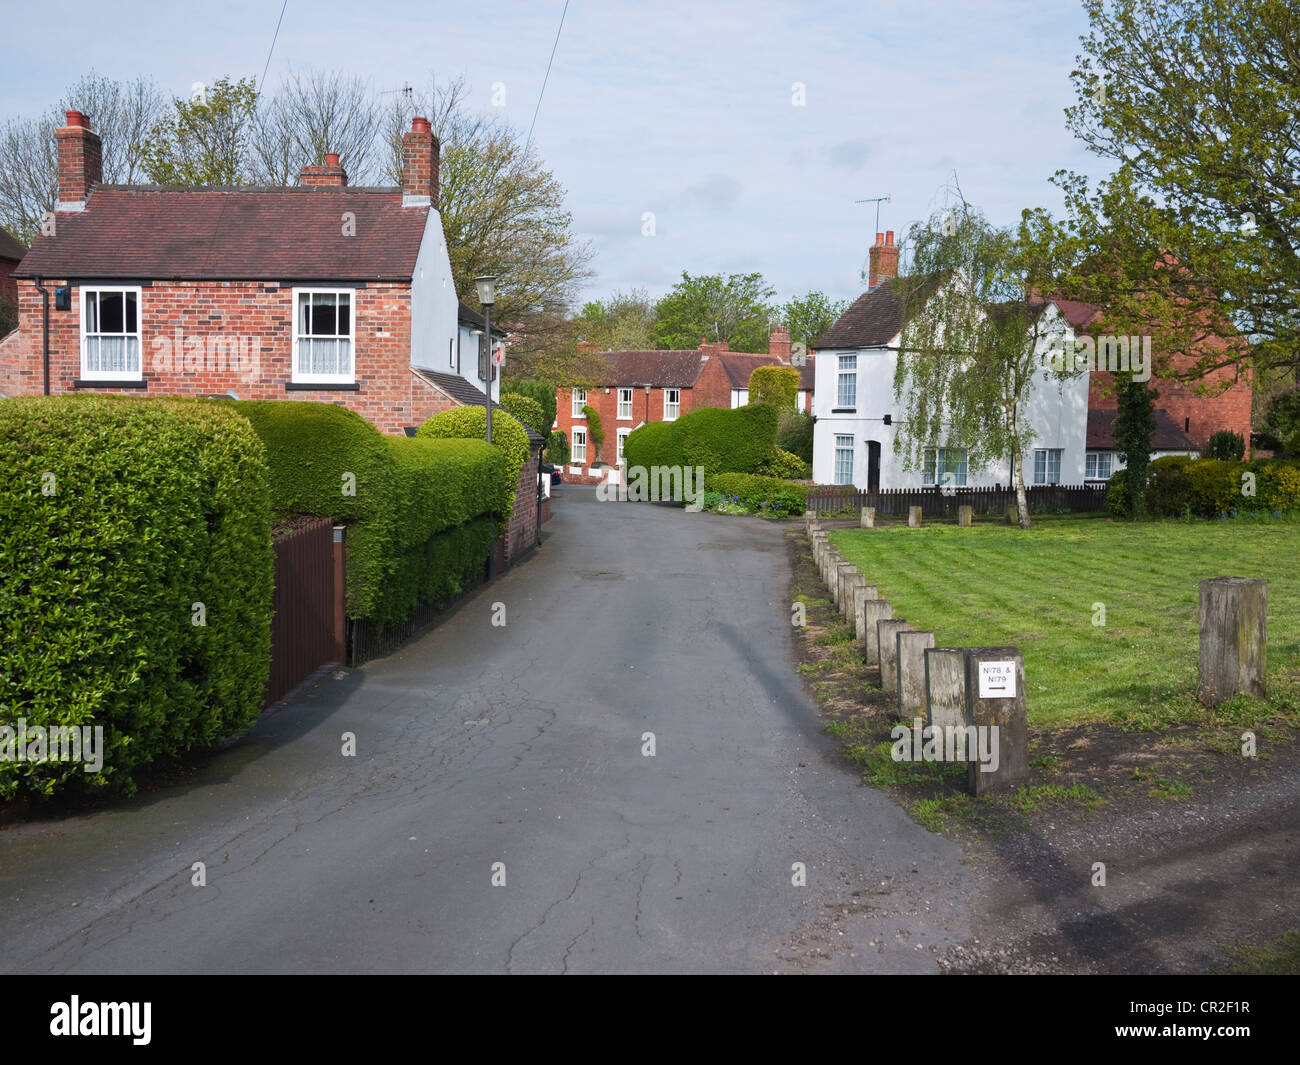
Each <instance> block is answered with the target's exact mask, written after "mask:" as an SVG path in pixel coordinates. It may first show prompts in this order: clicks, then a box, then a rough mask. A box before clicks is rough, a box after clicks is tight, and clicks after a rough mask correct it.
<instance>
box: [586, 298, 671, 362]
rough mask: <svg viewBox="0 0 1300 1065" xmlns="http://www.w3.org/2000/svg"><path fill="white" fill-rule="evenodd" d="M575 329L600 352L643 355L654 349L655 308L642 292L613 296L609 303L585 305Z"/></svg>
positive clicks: (607, 301) (598, 302)
mask: <svg viewBox="0 0 1300 1065" xmlns="http://www.w3.org/2000/svg"><path fill="white" fill-rule="evenodd" d="M574 326H575V328H576V329H577V332H578V336H579V337H580V338H581V339H582V340H584V341H586V342H587V343H589V344H594V345H596V347H597V348H598V349H599V350H600V351H643V350H646V349H648V348H653V347H654V346H655V305H654V302H653V301H652V300H651V299H650V297H649V295H648V294H647V293H646V291H645V289H639V288H634V289H632V290H631V291H630V292H615V293H614V294H613V295H612V296H611V297H610V298H609V299H608V300H591V301H589V302H588V303H584V304H583V306H582V310H580V311H579V312H578V313H577V315H576V316H575V318H574Z"/></svg>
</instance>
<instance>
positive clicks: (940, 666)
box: [925, 647, 966, 729]
mask: <svg viewBox="0 0 1300 1065" xmlns="http://www.w3.org/2000/svg"><path fill="white" fill-rule="evenodd" d="M925 723H926V724H927V725H929V726H931V727H932V728H938V729H943V728H947V727H950V726H951V727H952V728H962V727H964V726H965V724H966V650H965V648H963V647H927V648H926V650H925Z"/></svg>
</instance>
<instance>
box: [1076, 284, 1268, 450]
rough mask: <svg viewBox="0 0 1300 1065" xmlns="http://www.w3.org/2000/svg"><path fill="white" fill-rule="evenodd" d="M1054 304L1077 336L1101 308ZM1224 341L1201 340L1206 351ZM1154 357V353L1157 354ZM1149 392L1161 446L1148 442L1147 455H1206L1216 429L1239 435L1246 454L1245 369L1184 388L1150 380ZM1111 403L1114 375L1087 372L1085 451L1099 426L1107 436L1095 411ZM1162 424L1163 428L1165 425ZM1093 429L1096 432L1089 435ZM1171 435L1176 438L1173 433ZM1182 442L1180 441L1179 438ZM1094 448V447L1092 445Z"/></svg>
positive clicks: (1179, 358)
mask: <svg viewBox="0 0 1300 1065" xmlns="http://www.w3.org/2000/svg"><path fill="white" fill-rule="evenodd" d="M1056 305H1057V306H1058V307H1059V308H1060V309H1061V312H1062V313H1063V314H1064V315H1065V317H1066V320H1067V321H1069V323H1070V325H1071V326H1073V327H1074V330H1075V332H1076V333H1077V334H1084V333H1088V334H1091V333H1095V332H1096V331H1097V329H1098V324H1099V321H1100V318H1101V309H1100V308H1099V307H1096V306H1093V305H1092V304H1088V303H1077V302H1074V301H1071V300H1057V301H1056ZM1229 343H1230V342H1229V341H1228V340H1227V339H1224V338H1222V337H1209V338H1207V340H1206V341H1205V347H1206V349H1207V350H1222V349H1225V348H1227V346H1228V344H1229ZM1157 354H1158V353H1157ZM1194 362H1195V359H1194V358H1192V357H1191V356H1187V355H1175V356H1172V357H1171V358H1170V360H1169V365H1168V367H1167V368H1168V369H1171V370H1174V371H1176V372H1183V371H1187V370H1190V369H1191V368H1192V366H1193V364H1194ZM1149 387H1151V388H1154V389H1155V390H1156V392H1157V393H1158V395H1159V398H1158V399H1157V401H1156V406H1157V407H1159V408H1160V409H1161V411H1162V412H1163V414H1164V417H1163V418H1158V419H1157V423H1158V424H1157V430H1156V432H1157V435H1158V436H1159V438H1160V441H1161V443H1162V446H1161V447H1159V448H1157V447H1156V446H1155V441H1154V439H1153V445H1152V446H1153V450H1158V451H1163V452H1165V453H1168V454H1183V453H1185V451H1186V448H1185V447H1184V446H1183V445H1184V444H1185V443H1186V441H1190V445H1191V447H1192V448H1193V449H1194V450H1196V451H1198V452H1200V453H1201V454H1206V453H1208V451H1209V446H1210V437H1211V436H1213V435H1214V434H1215V433H1217V432H1218V431H1219V430H1221V429H1228V430H1231V431H1232V432H1234V433H1239V434H1240V435H1241V438H1242V439H1243V440H1244V441H1245V442H1246V453H1247V455H1249V453H1250V408H1251V399H1252V396H1253V392H1254V390H1253V388H1252V387H1251V374H1250V370H1249V368H1247V369H1244V370H1243V371H1242V372H1241V374H1240V375H1238V374H1237V373H1236V371H1234V370H1233V369H1232V367H1222V368H1220V369H1217V370H1212V371H1210V372H1209V373H1208V374H1206V375H1205V376H1204V377H1201V378H1198V379H1197V380H1195V381H1191V382H1187V383H1184V382H1183V381H1179V380H1174V379H1172V378H1167V377H1157V376H1154V373H1153V376H1152V378H1151V381H1150V383H1149ZM1118 406H1119V404H1118V401H1117V400H1116V398H1115V375H1114V374H1113V373H1110V372H1108V371H1106V370H1093V371H1092V374H1091V377H1090V378H1089V382H1088V426H1089V428H1088V439H1089V444H1088V448H1089V450H1090V451H1091V450H1092V449H1093V448H1094V445H1093V443H1092V441H1093V440H1094V439H1100V437H1098V436H1097V433H1098V432H1101V431H1102V427H1103V426H1104V427H1105V430H1106V431H1107V432H1108V430H1109V425H1110V421H1109V420H1107V419H1105V418H1101V417H1097V418H1094V414H1097V413H1098V412H1110V411H1115V410H1116V409H1118ZM1166 422H1167V423H1168V424H1165V423H1166ZM1094 428H1095V429H1096V432H1095V431H1094ZM1174 430H1176V433H1175V432H1173V431H1174ZM1183 437H1185V438H1186V440H1184V439H1183ZM1098 446H1100V445H1098Z"/></svg>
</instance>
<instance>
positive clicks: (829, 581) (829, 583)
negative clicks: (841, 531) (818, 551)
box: [822, 547, 844, 598]
mask: <svg viewBox="0 0 1300 1065" xmlns="http://www.w3.org/2000/svg"><path fill="white" fill-rule="evenodd" d="M843 561H844V556H843V555H841V554H840V553H839V552H838V551H837V550H836V549H835V548H833V547H832V548H831V549H830V550H829V551H827V552H826V575H825V578H824V579H823V580H822V583H823V584H824V585H826V589H827V591H829V592H831V596H832V598H834V592H835V567H836V566H838V565H839V564H840V563H841V562H843Z"/></svg>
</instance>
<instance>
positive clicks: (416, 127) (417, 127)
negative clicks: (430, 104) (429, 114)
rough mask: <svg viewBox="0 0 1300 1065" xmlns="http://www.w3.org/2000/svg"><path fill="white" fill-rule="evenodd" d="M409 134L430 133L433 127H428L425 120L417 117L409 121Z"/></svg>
mask: <svg viewBox="0 0 1300 1065" xmlns="http://www.w3.org/2000/svg"><path fill="white" fill-rule="evenodd" d="M411 132H412V133H432V132H433V127H432V126H430V125H429V120H428V119H427V118H422V117H420V116H418V115H417V116H416V117H415V118H413V119H411Z"/></svg>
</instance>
